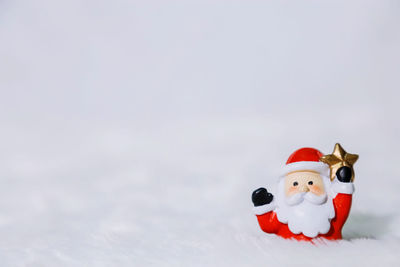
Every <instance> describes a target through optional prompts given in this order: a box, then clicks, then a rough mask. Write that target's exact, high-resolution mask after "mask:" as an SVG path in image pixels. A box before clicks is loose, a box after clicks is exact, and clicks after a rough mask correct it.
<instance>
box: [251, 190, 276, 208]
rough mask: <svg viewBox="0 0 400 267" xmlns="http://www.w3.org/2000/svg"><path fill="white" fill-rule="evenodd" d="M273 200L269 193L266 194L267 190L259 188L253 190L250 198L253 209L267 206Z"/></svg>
mask: <svg viewBox="0 0 400 267" xmlns="http://www.w3.org/2000/svg"><path fill="white" fill-rule="evenodd" d="M273 199H274V196H273V195H272V194H271V193H268V191H267V189H265V188H263V187H261V188H258V189H257V190H255V191H254V192H253V194H252V196H251V200H252V201H253V204H254V206H255V207H257V206H262V205H265V204H269V203H271V202H272V200H273Z"/></svg>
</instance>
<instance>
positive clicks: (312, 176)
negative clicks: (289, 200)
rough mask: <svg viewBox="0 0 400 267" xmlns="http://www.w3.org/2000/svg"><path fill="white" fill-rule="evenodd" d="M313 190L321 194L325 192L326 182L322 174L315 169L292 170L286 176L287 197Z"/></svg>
mask: <svg viewBox="0 0 400 267" xmlns="http://www.w3.org/2000/svg"><path fill="white" fill-rule="evenodd" d="M307 192H311V193H312V194H314V195H317V196H321V195H323V194H325V187H324V182H323V181H322V177H321V175H319V173H317V172H313V171H299V172H291V173H289V174H287V175H286V177H285V194H286V196H287V197H290V196H293V195H296V194H298V193H307Z"/></svg>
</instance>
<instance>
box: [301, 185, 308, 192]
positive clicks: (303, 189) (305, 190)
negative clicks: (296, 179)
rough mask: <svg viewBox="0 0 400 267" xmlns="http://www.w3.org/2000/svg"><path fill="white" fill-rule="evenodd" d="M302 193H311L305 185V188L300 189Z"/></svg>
mask: <svg viewBox="0 0 400 267" xmlns="http://www.w3.org/2000/svg"><path fill="white" fill-rule="evenodd" d="M300 191H301V192H308V191H310V188H308V186H306V185H303V186H302V187H301V188H300Z"/></svg>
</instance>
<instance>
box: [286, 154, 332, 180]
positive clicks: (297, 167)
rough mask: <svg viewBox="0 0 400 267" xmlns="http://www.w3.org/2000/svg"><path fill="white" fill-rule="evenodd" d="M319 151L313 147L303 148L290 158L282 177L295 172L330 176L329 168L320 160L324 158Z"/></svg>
mask: <svg viewBox="0 0 400 267" xmlns="http://www.w3.org/2000/svg"><path fill="white" fill-rule="evenodd" d="M323 155H324V154H322V153H321V152H320V151H319V150H317V149H315V148H311V147H303V148H300V149H298V150H296V151H295V152H293V153H292V155H290V156H289V158H288V160H287V162H286V165H285V167H284V168H283V172H282V176H285V175H286V174H288V173H290V172H295V171H316V172H318V173H320V174H322V175H328V174H329V166H328V165H327V164H325V163H323V162H320V161H319V159H320V158H321V157H322V156H323Z"/></svg>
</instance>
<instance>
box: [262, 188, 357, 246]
mask: <svg viewBox="0 0 400 267" xmlns="http://www.w3.org/2000/svg"><path fill="white" fill-rule="evenodd" d="M351 199H352V195H351V194H341V193H339V194H337V195H336V197H335V198H334V199H333V205H334V208H335V217H334V218H333V219H332V220H331V228H330V230H329V232H328V233H326V234H320V235H318V236H316V237H314V238H319V237H323V238H326V239H330V240H335V239H341V238H342V227H343V225H344V223H345V222H346V220H347V217H348V216H349V212H350V208H351ZM257 219H258V223H259V224H260V227H261V229H262V230H263V231H264V232H266V233H269V234H276V235H279V236H281V237H283V238H293V239H297V240H305V241H311V240H312V239H313V238H311V237H307V236H305V235H303V234H293V233H292V232H291V231H290V230H289V227H288V225H287V224H285V223H281V222H280V221H279V220H278V217H277V215H276V213H275V212H274V211H270V212H267V213H265V214H262V215H257Z"/></svg>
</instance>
